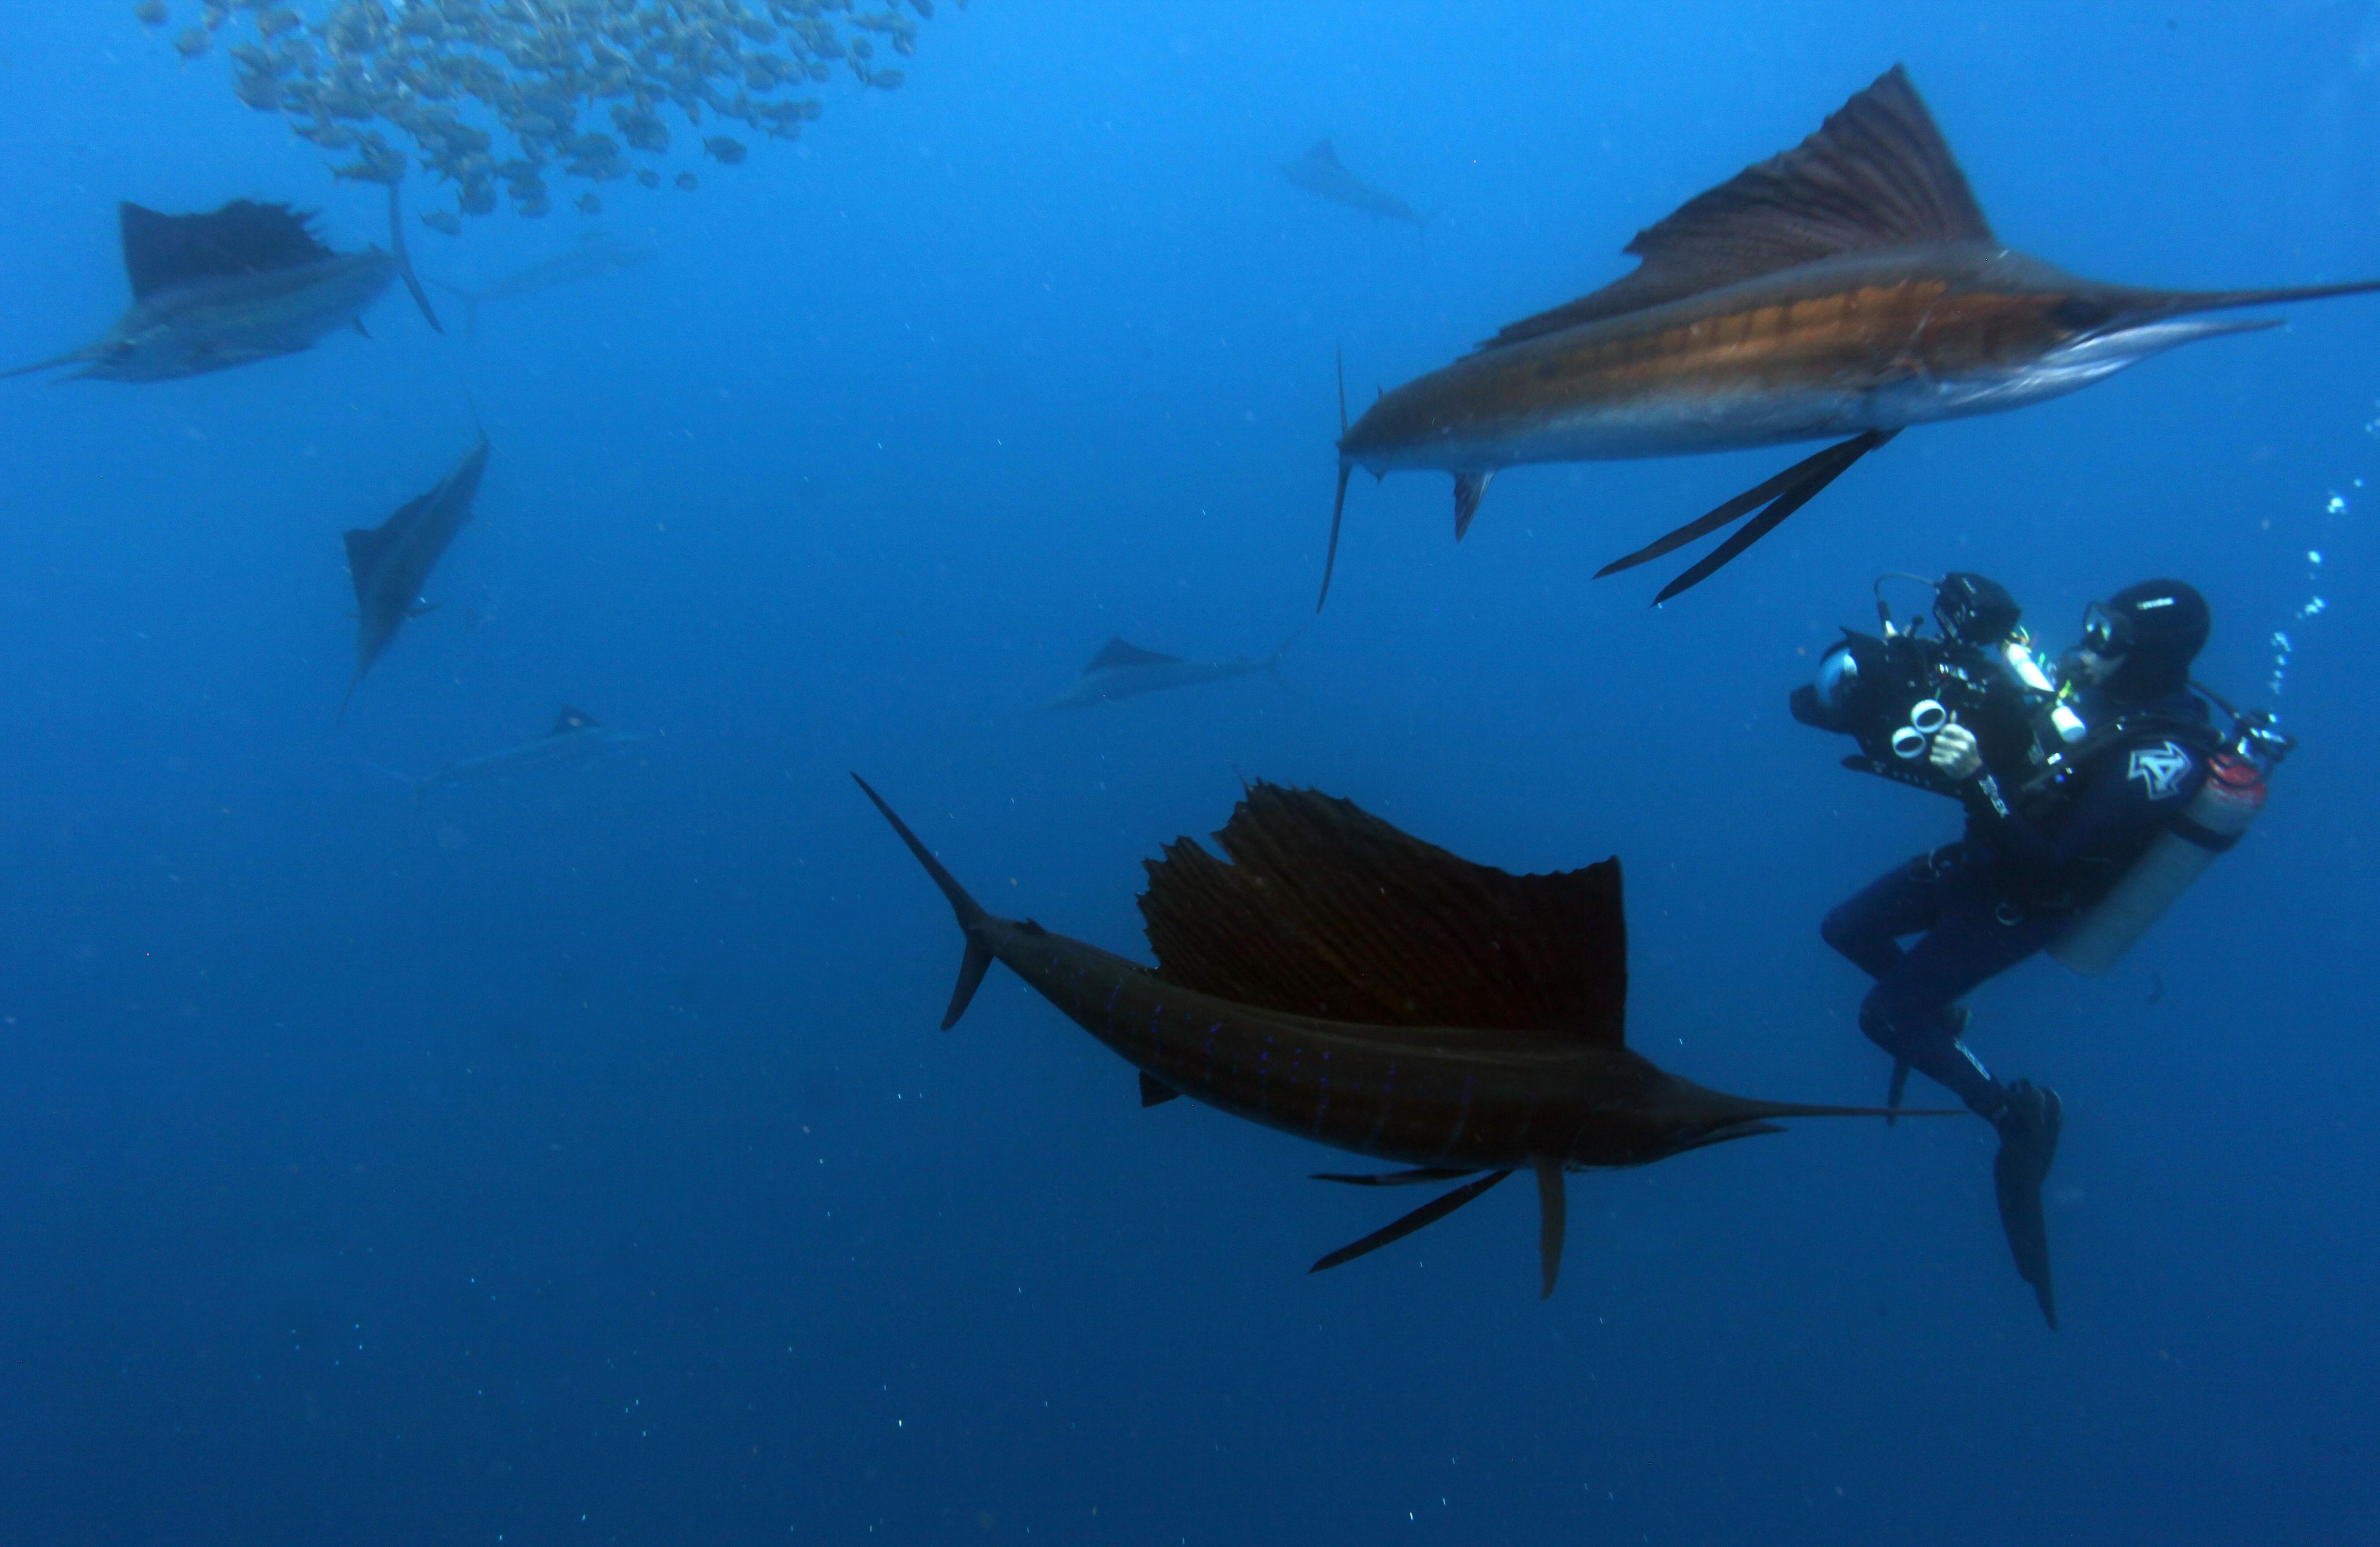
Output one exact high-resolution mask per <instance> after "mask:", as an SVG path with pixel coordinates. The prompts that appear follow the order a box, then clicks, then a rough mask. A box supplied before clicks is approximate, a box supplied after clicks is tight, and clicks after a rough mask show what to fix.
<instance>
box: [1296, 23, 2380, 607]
mask: <svg viewBox="0 0 2380 1547" xmlns="http://www.w3.org/2000/svg"><path fill="white" fill-rule="evenodd" d="M1627 250H1628V251H1630V252H1632V253H1633V254H1635V255H1636V256H1637V257H1638V258H1639V259H1641V260H1643V261H1642V262H1641V263H1640V264H1639V266H1638V267H1637V269H1636V271H1635V272H1633V273H1631V274H1628V275H1626V276H1624V277H1622V278H1621V279H1618V280H1615V281H1613V282H1612V283H1611V284H1607V285H1605V286H1604V287H1603V288H1602V289H1600V290H1597V291H1596V292H1595V293H1594V294H1592V295H1590V296H1585V298H1584V299H1581V300H1576V301H1573V302H1571V303H1570V304H1569V305H1567V306H1562V307H1557V308H1554V309H1553V310H1551V311H1547V312H1540V313H1539V314H1537V315H1536V316H1535V317H1530V318H1525V319H1524V320H1521V321H1518V322H1515V323H1513V324H1512V326H1511V327H1509V328H1506V329H1505V330H1504V331H1503V332H1500V333H1498V334H1497V335H1496V336H1495V337H1494V338H1492V339H1489V340H1488V342H1487V343H1485V344H1481V345H1480V346H1479V348H1478V350H1477V351H1476V352H1475V353H1474V354H1471V355H1469V356H1466V357H1463V358H1462V359H1460V360H1457V361H1456V362H1454V364H1452V365H1451V366H1448V367H1446V368H1445V369H1441V370H1435V371H1432V372H1430V373H1429V374H1428V375H1427V376H1424V377H1420V378H1418V379H1417V380H1415V381H1408V382H1407V383H1405V384H1404V385H1403V386H1402V387H1399V388H1398V389H1397V390H1396V391H1394V392H1391V393H1386V394H1384V395H1383V396H1382V397H1381V398H1380V400H1379V401H1378V402H1377V403H1375V404H1373V405H1372V406H1371V407H1370V408H1369V409H1367V410H1366V412H1365V414H1364V416H1363V417H1361V418H1359V419H1357V420H1356V421H1355V423H1354V425H1353V426H1351V427H1346V428H1345V429H1344V432H1343V434H1342V438H1341V440H1340V441H1339V492H1338V497H1337V500H1336V502H1334V503H1333V505H1332V507H1331V514H1330V558H1328V559H1326V560H1325V561H1324V564H1323V574H1322V591H1323V595H1324V596H1328V595H1329V594H1330V565H1331V563H1332V562H1333V561H1335V559H1336V557H1337V554H1338V550H1339V522H1340V516H1341V515H1342V513H1343V512H1344V510H1345V508H1346V502H1347V476H1348V475H1349V474H1350V473H1352V472H1353V471H1354V469H1356V468H1358V467H1361V468H1363V469H1364V470H1365V471H1366V472H1368V473H1372V474H1374V475H1376V476H1380V477H1385V476H1386V475H1388V474H1390V473H1391V472H1396V471H1400V470H1403V469H1414V468H1436V469H1438V470H1439V471H1441V472H1447V473H1451V474H1452V475H1453V476H1454V535H1455V537H1456V538H1461V537H1462V536H1463V533H1464V532H1465V531H1466V530H1468V529H1469V528H1470V526H1471V520H1472V517H1473V516H1474V515H1475V514H1478V510H1479V502H1480V499H1481V497H1482V496H1484V495H1485V494H1486V493H1487V491H1488V482H1489V480H1490V479H1492V478H1494V477H1495V476H1496V475H1497V474H1498V473H1499V472H1500V471H1501V470H1503V469H1504V468H1507V467H1512V466H1518V465H1523V464H1525V463H1536V462H1589V461H1601V460H1608V459H1612V458H1618V457H1637V456H1685V455H1691V454H1694V453H1701V452H1719V451H1734V450H1738V449H1741V448H1744V447H1750V446H1767V445H1777V444H1781V443H1784V442H1787V441H1809V440H1817V439H1821V438H1825V437H1831V436H1842V437H1846V439H1843V440H1840V441H1837V442H1836V443H1835V444H1834V445H1831V446H1829V447H1828V448H1827V449H1826V450H1824V451H1822V452H1819V453H1817V454H1816V455H1815V456H1811V457H1807V458H1804V459H1803V461H1800V462H1797V463H1795V464H1794V465H1792V466H1791V467H1788V468H1787V469H1785V470H1784V471H1783V472H1781V473H1779V474H1778V475H1777V476H1776V477H1773V478H1770V479H1768V480H1767V481H1766V482H1764V483H1761V484H1758V485H1756V486H1755V487H1754V488H1752V489H1746V490H1745V491H1744V492H1743V493H1742V494H1740V495H1737V496H1736V497H1735V498H1734V499H1732V500H1730V501H1728V502H1726V503H1724V504H1722V505H1720V506H1718V508H1717V509H1715V510H1713V511H1711V512H1710V513H1709V514H1706V515H1704V516H1702V517H1701V518H1700V519H1698V520H1694V521H1691V522H1688V523H1687V524H1686V525H1685V526H1681V527H1679V528H1678V529H1677V530H1675V531H1673V532H1671V533H1670V535H1669V536H1667V537H1665V538H1661V539H1660V540H1659V541H1658V542H1655V543H1652V544H1651V545H1649V546H1647V547H1645V548H1642V549H1639V550H1636V551H1635V552H1633V553H1631V554H1629V555H1628V556H1627V557H1625V558H1623V559H1619V560H1616V561H1614V562H1611V563H1610V564H1608V565H1606V566H1605V567H1604V569H1603V570H1602V572H1601V573H1602V574H1612V573H1613V572H1615V571H1618V570H1623V569H1628V568H1630V567H1632V566H1633V565H1636V564H1641V563H1644V562H1645V561H1647V560H1650V559H1658V558H1659V557H1660V556H1661V555H1663V554H1665V553H1669V552H1670V551H1672V550H1676V549H1678V548H1681V547H1683V546H1684V545H1685V544H1687V543H1690V542H1693V541H1694V540H1696V539H1697V538H1706V537H1708V536H1710V535H1711V534H1712V533H1714V532H1717V531H1718V530H1720V529H1721V528H1723V527H1725V526H1730V524H1732V523H1734V522H1737V521H1744V524H1743V526H1742V527H1741V528H1740V529H1738V530H1737V531H1736V532H1735V534H1734V535H1733V536H1731V537H1730V538H1727V540H1725V541H1724V542H1722V543H1720V544H1719V545H1718V547H1717V548H1715V549H1714V550H1712V551H1711V552H1710V553H1709V554H1708V555H1707V556H1706V557H1705V558H1704V559H1703V560H1702V561H1701V562H1698V563H1695V564H1694V565H1693V566H1692V567H1691V568H1689V569H1687V570H1686V571H1685V572H1684V573H1683V574H1680V575H1679V576H1678V577H1677V578H1676V579H1675V580H1672V581H1671V582H1670V584H1669V585H1668V586H1664V587H1663V588H1662V590H1661V593H1660V595H1659V596H1658V597H1657V598H1655V599H1656V600H1657V601H1665V600H1667V599H1669V598H1670V597H1673V596H1676V595H1677V594H1678V593H1679V592H1681V591H1682V590H1684V589H1686V588H1687V587H1688V586H1693V585H1694V584H1696V583H1697V582H1699V581H1701V580H1703V579H1705V578H1706V577H1707V576H1709V575H1710V574H1713V573H1714V572H1716V571H1717V570H1718V568H1719V567H1720V566H1721V565H1723V564H1725V563H1726V562H1728V561H1730V559H1733V558H1734V557H1735V556H1736V555H1737V554H1739V553H1742V552H1743V550H1745V549H1747V548H1749V547H1750V546H1752V544H1753V543H1755V542H1756V541H1758V540H1759V538H1761V537H1762V536H1763V535H1765V534H1766V533H1767V532H1768V531H1769V530H1770V529H1771V528H1773V527H1775V526H1777V524H1778V523H1779V522H1781V521H1783V520H1784V519H1785V518H1786V517H1787V516H1789V515H1791V514H1793V513H1794V512H1795V511H1797V510H1799V509H1801V508H1802V506H1803V504H1805V503H1806V502H1809V500H1810V499H1811V498H1813V497H1814V496H1815V495H1816V494H1817V493H1818V492H1819V491H1820V490H1821V489H1825V488H1826V487H1827V485H1828V484H1829V483H1832V482H1833V481H1834V480H1835V479H1836V478H1837V477H1840V476H1841V475H1842V474H1843V473H1844V472H1846V471H1847V470H1849V469H1850V467H1851V465H1852V464H1853V463H1855V462H1857V461H1858V460H1859V459H1860V458H1861V457H1863V456H1865V455H1866V454H1867V453H1869V452H1872V451H1874V450H1875V449H1876V447H1878V446H1881V445H1883V444H1884V443H1885V442H1886V441H1889V440H1891V439H1892V438H1893V437H1894V436H1896V435H1898V434H1900V432H1901V430H1903V429H1907V428H1908V427H1909V426H1911V425H1916V424H1929V423H1932V422H1933V421H1935V420H1937V419H1949V418H1958V417H1962V416H1965V415H1971V414H1991V413H1998V411H2000V410H2001V409H2004V408H2018V407H2022V406H2023V405H2026V404H2029V403H2038V402H2041V401H2042V400H2043V399H2045V398H2051V397H2057V396H2058V395H2060V394H2061V393H2070V392H2073V391H2075V390H2076V389H2077V388H2080V387H2086V386H2089V385H2090V384H2091V383H2092V382H2094V381H2101V380H2103V379H2105V378H2107V377H2108V376H2112V375H2114V374H2115V373H2116V372H2118V371H2119V370H2121V369H2124V368H2125V367H2127V366H2130V365H2132V364H2134V363H2136V362H2138V361H2141V360H2144V359H2147V358H2148V357H2150V356H2152V355H2158V354H2162V353H2164V352H2165V351H2166V350H2168V349H2171V348H2173V347H2174V346H2175V345H2177V344H2188V343H2190V342H2192V340H2194V339H2202V338H2213V337H2216V335H2218V334H2222V333H2236V332H2250V331H2252V330H2254V329H2258V328H2268V327H2272V326H2275V324H2274V323H2273V322H2271V321H2268V320H2262V319H2250V320H2231V319H2206V318H2203V317H2200V316H2198V315H2197V314H2199V313H2202V312H2209V311H2222V310H2226V309H2228V308H2233V307H2246V306H2262V305H2266V304H2271V303H2277V302H2284V301H2308V300H2316V299H2319V298H2321V297H2323V296H2350V295H2356V294H2360V293H2362V292H2364V291H2369V290H2373V289H2375V288H2380V281H2359V282H2356V283H2352V284H2318V285H2306V286H2302V287H2299V288H2294V289H2278V290H2146V289H2141V288H2137V287H2135V286H2131V285H2122V284H2101V283H2100V282H2098V281H2096V280H2088V279H2081V278H2077V277H2076V276H2075V275H2072V274H2070V273H2067V272H2064V271H2063V270H2060V269H2056V268H2053V267H2051V266H2050V265H2049V264H2047V263H2045V262H2043V261H2041V260H2039V259H2037V258H2028V257H2026V256H2025V255H2024V254H2023V253H2021V252H2014V251H2011V250H2010V249H2009V248H2005V247H2002V246H2001V245H2000V242H1999V238H1998V237H1997V236H1993V235H1992V228H1991V226H1990V225H1989V224H1987V223H1986V222H1985V219H1984V212H1983V210H1982V209H1981V208H1980V207H1979V206H1978V205H1977V204H1976V202H1975V198H1974V195H1973V193H1972V192H1971V191H1969V189H1968V187H1967V179H1966V175H1965V174H1963V173H1961V171H1960V170H1959V163H1958V162H1957V161H1956V160H1955V159H1954V158H1953V157H1952V156H1951V154H1950V148H1949V145H1948V144H1946V143H1945V142H1944V141H1943V139H1942V134H1941V131H1940V130H1939V129H1937V128H1936V127H1935V126H1934V119H1933V116H1932V115H1930V114H1928V113H1927V112H1926V111H1925V103H1923V102H1921V101H1919V100H1918V96H1917V92H1916V91H1915V90H1914V89H1913V87H1911V85H1910V84H1909V78H1908V76H1907V75H1906V74H1904V73H1903V72H1902V70H1901V68H1900V66H1897V65H1896V66H1893V67H1892V69H1890V70H1889V71H1888V72H1886V74H1885V75H1884V76H1883V77H1882V78H1880V79H1878V80H1877V81H1876V83H1875V84H1874V85H1872V86H1870V87H1869V88H1868V89H1867V90H1865V91H1862V92H1860V93H1859V94H1858V95H1857V96H1855V97H1853V98H1852V100H1851V101H1850V102H1849V103H1845V104H1844V105H1843V108H1842V110H1841V111H1840V112H1839V113H1837V114H1836V115H1834V116H1833V117H1831V118H1828V120H1827V122H1826V124H1825V126H1824V127H1822V128H1820V129H1819V130H1818V132H1817V133H1816V134H1814V135H1812V136H1811V137H1810V138H1809V139H1805V140H1803V142H1802V143H1801V145H1799V146H1798V147H1796V148H1795V149H1793V150H1791V151H1786V152H1785V153H1784V154H1782V155H1779V156H1776V157H1773V158H1772V159H1770V160H1768V161H1766V162H1763V163H1760V164H1759V165H1757V166H1755V167H1752V168H1750V169H1748V170H1746V171H1744V172H1743V173H1740V174H1738V175H1736V176H1735V177H1733V178H1731V179H1730V180H1729V181H1727V182H1725V183H1722V184H1720V185H1719V186H1718V187H1715V188H1712V189H1711V190H1710V191H1709V192H1707V193H1705V194H1702V195H1700V196H1699V197H1697V198H1695V199H1690V200H1688V201H1687V202H1686V203H1685V204H1683V205H1682V206H1681V207H1680V208H1679V209H1678V210H1677V211H1675V212H1673V213H1671V214H1670V216H1669V218H1668V219H1666V220H1663V221H1661V222H1660V223H1659V224H1656V225H1654V226H1651V227H1649V228H1648V229H1646V230H1645V231H1641V232H1639V233H1637V236H1636V239H1635V240H1633V241H1632V242H1630V243H1629V244H1628V248H1627ZM1345 397H1346V393H1345V388H1344V384H1343V382H1342V387H1341V393H1340V398H1341V404H1340V417H1341V420H1342V425H1343V424H1344V420H1345V417H1346V404H1345ZM1747 516H1749V517H1750V518H1751V519H1749V520H1748V521H1745V520H1744V518H1745V517H1747ZM1317 605H1319V603H1317Z"/></svg>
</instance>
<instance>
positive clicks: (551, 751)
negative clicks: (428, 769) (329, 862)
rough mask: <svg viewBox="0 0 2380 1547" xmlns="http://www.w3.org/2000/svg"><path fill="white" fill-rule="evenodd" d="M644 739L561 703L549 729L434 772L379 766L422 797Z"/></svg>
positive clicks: (581, 759) (565, 763)
mask: <svg viewBox="0 0 2380 1547" xmlns="http://www.w3.org/2000/svg"><path fill="white" fill-rule="evenodd" d="M642 740H644V738H643V737H642V736H639V735H637V734H636V733H635V732H634V731H618V730H614V729H613V728H612V727H611V726H609V725H605V724H603V723H602V722H601V721H600V720H598V719H596V718H595V717H594V716H593V715H590V714H589V713H588V712H587V711H586V710H584V709H576V708H573V707H570V706H569V705H567V704H565V705H564V706H562V712H561V713H559V714H557V715H555V716H554V717H553V727H552V728H551V729H549V730H548V731H546V732H545V734H543V735H541V736H533V737H531V738H530V739H529V740H528V741H525V742H516V743H514V744H513V745H511V746H508V747H504V748H503V749H501V750H499V751H496V752H491V753H487V754H484V755H480V756H478V757H464V758H460V759H457V760H456V761H455V762H452V763H449V764H447V765H446V766H445V767H443V768H440V769H439V770H438V771H437V772H436V773H434V774H409V773H403V772H400V771H398V770H397V769H395V768H382V769H381V772H383V773H384V774H387V775H388V776H389V777H391V778H392V779H401V780H405V782H407V784H410V785H412V786H413V790H414V794H415V795H416V797H424V796H427V795H428V794H429V792H431V790H432V789H434V788H436V787H437V786H439V785H441V784H480V783H500V782H502V781H504V780H508V779H512V778H514V777H515V776H516V775H519V774H528V773H538V772H541V771H543V770H545V769H548V768H561V767H576V766H577V765H580V764H585V763H591V762H593V761H595V760H596V759H597V758H599V757H601V756H603V755H605V754H606V753H610V752H613V751H616V750H618V749H619V748H621V747H624V746H626V745H627V744H629V743H632V742H640V741H642ZM373 766H374V767H378V765H377V764H375V765H373Z"/></svg>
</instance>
